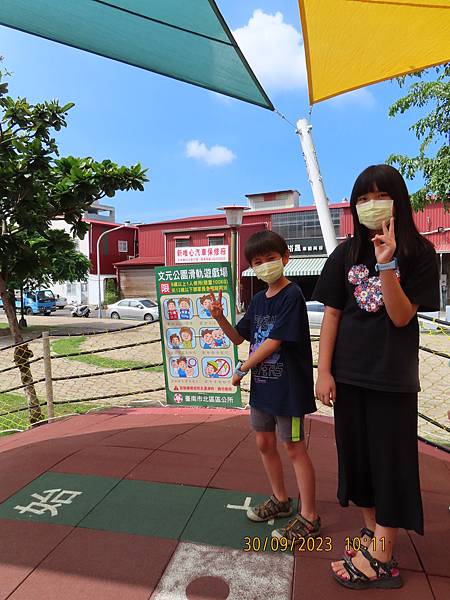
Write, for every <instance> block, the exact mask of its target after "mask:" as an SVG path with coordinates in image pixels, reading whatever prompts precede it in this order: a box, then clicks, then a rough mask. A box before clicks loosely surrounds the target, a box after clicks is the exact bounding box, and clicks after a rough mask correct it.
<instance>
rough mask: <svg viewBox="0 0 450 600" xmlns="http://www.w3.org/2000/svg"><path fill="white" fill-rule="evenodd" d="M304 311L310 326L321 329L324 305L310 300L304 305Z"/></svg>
mask: <svg viewBox="0 0 450 600" xmlns="http://www.w3.org/2000/svg"><path fill="white" fill-rule="evenodd" d="M306 310H307V311H308V320H309V324H310V326H311V327H321V326H322V321H323V315H324V311H325V307H324V305H323V304H322V303H321V302H315V301H314V300H310V301H309V302H307V303H306Z"/></svg>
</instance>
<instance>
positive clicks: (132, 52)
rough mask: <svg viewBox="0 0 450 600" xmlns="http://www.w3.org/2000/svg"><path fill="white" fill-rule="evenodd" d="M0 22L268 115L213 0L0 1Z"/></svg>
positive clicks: (255, 82) (260, 90) (266, 104)
mask: <svg viewBox="0 0 450 600" xmlns="http://www.w3.org/2000/svg"><path fill="white" fill-rule="evenodd" d="M0 24H1V25H5V26H7V27H12V28H13V29H18V30H19V31H25V32H26V33H32V34H35V35H38V36H40V37H43V38H46V39H49V40H54V41H56V42H61V43H63V44H66V45H67V46H73V47H75V48H80V49H81V50H87V51H88V52H92V53H93V54H99V55H101V56H106V57H107V58H113V59H115V60H118V61H121V62H124V63H127V64H130V65H134V66H136V67H141V68H143V69H147V70H148V71H154V72H155V73H160V74H161V75H167V76H168V77H173V78H174V79H179V80H181V81H186V82H187V83H192V84H194V85H198V86H200V87H204V88H207V89H209V90H213V91H216V92H219V93H221V94H226V95H227V96H232V97H233V98H238V99H240V100H245V101H246V102H251V103H252V104H257V105H259V106H262V107H264V108H269V109H270V110H273V105H272V103H271V101H270V100H269V98H268V97H267V94H266V93H265V92H264V90H263V88H262V87H261V85H260V83H259V82H258V80H257V79H256V77H255V75H254V73H253V71H252V70H251V68H250V66H249V64H248V62H247V61H246V59H245V58H244V55H243V54H242V52H241V51H240V49H239V47H238V45H237V43H236V41H235V40H234V38H233V36H232V34H231V31H230V30H229V28H228V26H227V24H226V22H225V20H224V18H223V17H222V15H221V14H220V11H219V9H218V8H217V5H216V3H215V2H214V0H195V1H194V0H184V1H180V0H151V2H149V1H146V0H1V2H0ZM116 84H117V85H119V86H120V85H121V82H120V81H117V82H116ZM112 93H114V90H112ZM141 101H142V102H141V103H142V106H144V105H145V98H144V97H143V98H142V99H141Z"/></svg>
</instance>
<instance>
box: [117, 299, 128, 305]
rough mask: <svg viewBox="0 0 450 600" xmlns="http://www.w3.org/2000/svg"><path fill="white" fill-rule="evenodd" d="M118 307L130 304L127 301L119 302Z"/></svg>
mask: <svg viewBox="0 0 450 600" xmlns="http://www.w3.org/2000/svg"><path fill="white" fill-rule="evenodd" d="M118 306H130V303H129V301H128V300H122V301H121V302H119V304H118Z"/></svg>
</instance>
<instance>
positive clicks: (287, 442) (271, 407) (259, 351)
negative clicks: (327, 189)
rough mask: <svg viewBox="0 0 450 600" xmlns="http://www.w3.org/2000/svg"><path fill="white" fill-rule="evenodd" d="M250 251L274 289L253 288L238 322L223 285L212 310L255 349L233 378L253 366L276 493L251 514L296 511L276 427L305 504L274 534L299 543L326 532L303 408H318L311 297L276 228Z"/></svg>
mask: <svg viewBox="0 0 450 600" xmlns="http://www.w3.org/2000/svg"><path fill="white" fill-rule="evenodd" d="M245 256H246V258H247V260H248V262H249V263H250V264H251V266H252V268H253V270H254V271H255V274H256V276H257V277H258V279H262V281H265V282H266V283H267V284H268V286H269V287H268V289H267V290H263V291H261V292H259V293H258V294H256V295H255V296H254V298H253V300H252V301H251V303H250V306H249V307H248V309H247V312H246V313H245V315H244V317H243V318H242V319H241V321H239V323H238V324H237V326H236V328H234V327H233V326H232V325H231V324H230V323H229V322H228V320H227V319H226V318H225V317H224V315H223V309H222V292H219V295H218V299H217V300H216V299H215V297H214V294H213V293H212V292H211V297H212V299H213V302H212V304H211V309H210V310H211V314H212V316H213V318H214V319H216V321H217V323H218V324H219V326H220V327H221V328H222V329H223V331H224V333H225V334H226V335H227V336H228V338H229V339H230V340H231V341H232V342H233V343H234V344H241V343H242V342H243V341H244V340H248V341H249V342H250V354H249V357H248V358H247V360H246V361H245V362H244V363H243V364H240V363H238V365H237V367H236V371H235V373H234V375H233V379H232V383H233V385H240V382H241V379H242V378H243V377H245V376H246V375H247V373H248V372H249V371H251V391H250V416H251V423H252V428H253V429H254V431H255V432H256V443H257V446H258V449H259V452H260V454H261V459H262V462H263V465H264V468H265V470H266V473H267V477H268V479H269V481H270V484H271V487H272V491H273V495H272V496H271V497H270V498H268V499H267V500H266V501H265V502H263V503H262V504H260V505H259V506H254V507H251V508H249V509H248V511H247V516H248V518H249V519H251V520H252V521H269V520H270V519H273V518H277V517H287V516H290V515H291V514H292V499H291V498H288V496H287V494H286V488H285V485H284V480H283V469H282V466H281V460H280V455H279V454H278V449H277V439H276V434H275V429H276V428H277V429H278V436H279V438H280V440H281V441H282V442H283V443H284V446H285V448H286V450H287V453H288V455H289V458H290V459H291V461H292V465H293V467H294V470H295V475H296V479H297V483H298V488H299V491H300V499H301V510H299V513H298V514H297V515H296V516H295V517H294V518H293V519H292V520H291V521H290V522H289V524H288V525H287V526H286V527H284V528H282V529H275V530H274V531H272V536H273V537H276V538H287V539H288V540H289V541H292V542H294V543H295V542H296V541H298V540H299V539H301V538H308V537H316V536H317V535H318V534H319V532H320V517H319V516H318V514H317V511H316V503H315V476H314V468H313V466H312V463H311V460H310V458H309V456H308V454H307V452H306V447H305V442H304V428H303V420H304V415H305V414H308V413H312V412H315V411H316V410H317V409H316V404H315V400H314V392H313V370H312V369H313V367H312V352H311V342H310V337H309V325H308V316H307V312H306V304H305V299H304V298H303V294H302V292H301V290H300V288H299V287H298V286H297V285H296V284H295V283H292V282H291V281H289V279H287V278H286V277H285V276H284V274H283V270H284V267H285V265H286V264H287V262H288V260H289V252H288V248H287V245H286V242H285V240H284V239H283V238H282V237H281V236H280V235H278V234H277V233H275V232H273V231H260V232H258V233H255V234H254V235H252V236H251V237H250V238H249V240H248V241H247V244H246V246H245Z"/></svg>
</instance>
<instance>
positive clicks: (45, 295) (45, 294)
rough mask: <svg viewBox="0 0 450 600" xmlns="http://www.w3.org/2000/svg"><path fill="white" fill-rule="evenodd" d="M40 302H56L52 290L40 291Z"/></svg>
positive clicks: (38, 295)
mask: <svg viewBox="0 0 450 600" xmlns="http://www.w3.org/2000/svg"><path fill="white" fill-rule="evenodd" d="M37 299H38V302H45V301H46V300H54V299H55V296H54V295H53V292H52V291H51V290H40V291H39V292H38V293H37Z"/></svg>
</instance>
